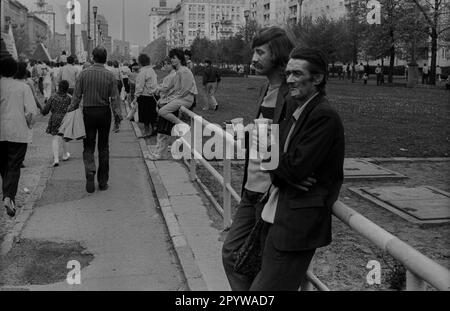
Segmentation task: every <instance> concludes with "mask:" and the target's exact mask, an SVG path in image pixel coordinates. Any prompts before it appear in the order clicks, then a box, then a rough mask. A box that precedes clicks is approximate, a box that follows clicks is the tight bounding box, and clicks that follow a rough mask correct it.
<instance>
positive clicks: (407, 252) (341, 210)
mask: <svg viewBox="0 0 450 311" xmlns="http://www.w3.org/2000/svg"><path fill="white" fill-rule="evenodd" d="M181 111H182V112H183V113H184V114H186V115H188V116H189V117H190V119H191V129H194V128H195V126H198V124H194V122H195V121H194V119H197V120H199V118H200V117H199V116H198V115H196V114H195V113H193V112H192V111H190V110H188V109H186V108H184V107H182V108H181ZM201 120H202V126H209V127H217V128H219V129H220V130H218V131H216V133H217V134H218V135H221V138H222V139H223V141H224V146H225V148H224V150H226V147H229V146H234V149H233V150H238V148H240V146H239V145H238V144H237V142H236V141H235V140H234V137H233V136H232V135H230V134H229V133H227V132H225V131H224V130H223V129H222V128H220V127H219V126H217V125H214V124H212V123H210V122H208V121H206V120H205V119H203V118H201ZM182 140H183V142H184V144H185V145H184V146H185V147H187V148H189V149H190V153H191V158H192V159H191V160H190V161H189V163H188V165H189V174H190V177H191V180H192V181H196V180H197V173H196V165H197V161H198V162H199V163H200V164H202V165H203V166H204V167H205V168H206V169H207V170H208V171H209V172H210V173H211V175H212V176H213V177H214V178H215V179H216V180H217V181H218V182H219V183H220V184H221V185H222V187H223V207H222V210H219V212H220V213H221V214H222V216H223V220H224V228H229V227H230V225H231V223H232V220H231V197H233V198H234V199H235V200H236V201H237V202H240V200H241V198H240V196H239V195H238V194H237V192H236V191H235V190H234V189H233V188H232V186H231V159H229V158H227V157H223V176H222V175H221V174H220V173H219V172H218V171H217V170H216V169H215V168H214V167H212V165H211V164H209V162H208V161H207V160H205V159H204V158H203V156H202V154H201V153H199V152H198V151H197V150H195V148H192V147H191V146H195V135H193V133H191V141H190V142H188V141H186V140H185V139H183V138H182ZM332 212H333V215H334V216H336V217H337V218H338V219H340V220H341V221H342V222H343V223H345V224H346V225H348V226H349V227H350V228H351V229H352V230H354V231H356V232H357V233H359V234H360V235H361V236H363V237H365V238H366V239H368V240H369V241H370V242H372V243H374V244H375V245H376V246H377V247H379V248H380V249H382V250H383V251H385V252H387V253H388V254H390V255H391V256H392V257H394V258H395V259H396V260H398V261H399V262H400V263H401V264H402V265H403V266H404V267H405V268H406V270H407V272H406V290H407V291H421V290H425V283H428V284H430V285H431V286H432V287H434V288H436V289H438V290H442V291H448V290H450V271H449V270H448V269H446V268H445V267H443V266H441V265H440V264H438V263H436V262H435V261H433V260H431V259H430V258H428V257H426V256H425V255H423V254H422V253H420V252H418V251H417V250H416V249H414V248H412V247H411V246H409V245H408V244H406V243H405V242H403V241H401V240H400V239H398V238H397V237H396V236H394V235H392V234H390V233H389V232H387V231H386V230H384V229H383V228H381V227H379V226H378V225H376V224H375V223H373V222H372V221H370V220H369V219H367V218H365V217H364V216H362V215H361V214H359V213H357V212H356V211H355V210H353V209H351V208H350V207H348V206H347V205H345V204H343V203H342V202H340V201H338V202H336V203H335V204H334V205H333V208H332ZM307 279H308V280H307V283H306V284H303V285H302V290H312V287H313V286H314V287H315V288H317V289H318V290H320V291H328V290H329V288H328V287H327V286H326V285H325V284H323V283H322V282H321V281H320V280H319V279H318V278H317V277H316V276H315V275H314V274H313V271H312V265H311V266H310V267H309V269H308V272H307Z"/></svg>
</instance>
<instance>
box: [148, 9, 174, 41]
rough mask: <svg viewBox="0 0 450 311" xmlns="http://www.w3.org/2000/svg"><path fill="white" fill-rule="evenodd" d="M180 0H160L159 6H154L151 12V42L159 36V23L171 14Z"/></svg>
mask: <svg viewBox="0 0 450 311" xmlns="http://www.w3.org/2000/svg"><path fill="white" fill-rule="evenodd" d="M177 4H178V0H168V1H167V0H160V1H159V6H158V7H153V8H152V9H151V11H150V14H149V17H150V18H149V33H150V36H149V40H150V41H149V42H152V41H154V40H156V39H157V38H158V24H159V23H160V22H161V21H162V20H163V19H164V18H165V17H166V16H168V15H169V14H170V11H172V10H173V9H174V8H175V7H176V5H177Z"/></svg>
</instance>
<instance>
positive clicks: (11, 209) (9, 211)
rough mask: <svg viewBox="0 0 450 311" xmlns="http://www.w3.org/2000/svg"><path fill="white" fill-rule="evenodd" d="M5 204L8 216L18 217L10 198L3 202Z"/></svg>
mask: <svg viewBox="0 0 450 311" xmlns="http://www.w3.org/2000/svg"><path fill="white" fill-rule="evenodd" d="M3 204H4V205H5V208H6V214H8V216H9V217H14V216H15V215H16V208H15V206H14V202H13V201H12V200H11V199H10V198H5V200H3Z"/></svg>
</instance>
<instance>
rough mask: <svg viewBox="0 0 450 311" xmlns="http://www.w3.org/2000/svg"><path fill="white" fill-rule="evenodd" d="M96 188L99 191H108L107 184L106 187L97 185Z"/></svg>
mask: <svg viewBox="0 0 450 311" xmlns="http://www.w3.org/2000/svg"><path fill="white" fill-rule="evenodd" d="M98 188H99V189H100V191H106V190H108V188H109V186H108V184H106V185H99V186H98Z"/></svg>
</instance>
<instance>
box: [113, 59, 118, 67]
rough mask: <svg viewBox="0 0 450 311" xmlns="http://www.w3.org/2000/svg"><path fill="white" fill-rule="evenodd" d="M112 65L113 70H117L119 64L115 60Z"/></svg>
mask: <svg viewBox="0 0 450 311" xmlns="http://www.w3.org/2000/svg"><path fill="white" fill-rule="evenodd" d="M113 65H114V68H119V62H118V61H116V60H115V61H114V62H113Z"/></svg>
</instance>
